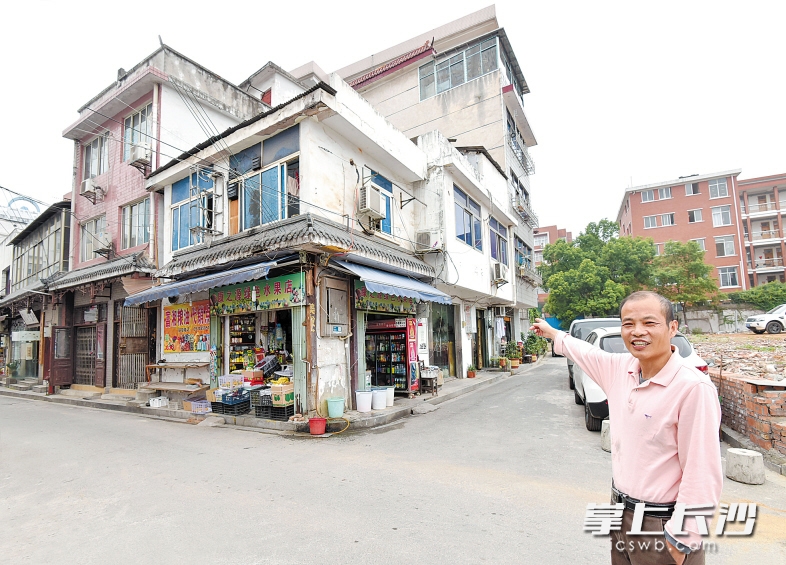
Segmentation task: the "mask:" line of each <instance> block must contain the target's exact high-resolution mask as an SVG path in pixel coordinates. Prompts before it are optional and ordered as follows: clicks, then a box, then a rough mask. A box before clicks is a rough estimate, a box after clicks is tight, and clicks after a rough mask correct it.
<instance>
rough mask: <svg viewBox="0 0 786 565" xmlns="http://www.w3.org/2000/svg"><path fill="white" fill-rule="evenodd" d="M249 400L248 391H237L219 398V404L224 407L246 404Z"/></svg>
mask: <svg viewBox="0 0 786 565" xmlns="http://www.w3.org/2000/svg"><path fill="white" fill-rule="evenodd" d="M250 400H251V394H250V392H249V391H247V390H243V391H241V390H237V391H235V392H234V393H230V394H224V396H222V397H221V404H223V405H224V406H233V405H235V404H241V403H243V402H248V401H250ZM225 414H226V412H225Z"/></svg>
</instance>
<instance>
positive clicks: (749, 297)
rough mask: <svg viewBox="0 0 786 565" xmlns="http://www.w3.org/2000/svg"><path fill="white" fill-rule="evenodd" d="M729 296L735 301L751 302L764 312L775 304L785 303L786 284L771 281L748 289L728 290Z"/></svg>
mask: <svg viewBox="0 0 786 565" xmlns="http://www.w3.org/2000/svg"><path fill="white" fill-rule="evenodd" d="M729 298H730V299H731V301H732V302H735V303H738V304H739V303H744V304H753V305H754V306H756V307H757V308H761V309H762V310H764V311H765V312H766V311H768V310H772V309H773V308H775V307H776V306H780V305H781V304H786V284H784V283H780V282H771V283H767V284H763V285H761V286H757V287H755V288H752V289H750V290H742V291H740V292H730V293H729Z"/></svg>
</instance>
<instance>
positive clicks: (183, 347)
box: [164, 300, 210, 353]
mask: <svg viewBox="0 0 786 565" xmlns="http://www.w3.org/2000/svg"><path fill="white" fill-rule="evenodd" d="M209 349H210V301H208V300H199V301H197V302H193V303H192V304H175V305H174V306H165V307H164V351H165V352H169V353H182V352H184V351H188V352H191V351H208V350H209Z"/></svg>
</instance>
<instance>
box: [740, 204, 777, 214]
mask: <svg viewBox="0 0 786 565" xmlns="http://www.w3.org/2000/svg"><path fill="white" fill-rule="evenodd" d="M777 209H778V207H777V206H776V205H775V202H766V203H764V204H750V203H749V204H748V209H747V212H746V211H745V210H744V209H743V211H742V213H743V214H745V213H747V214H755V213H757V212H769V211H770V210H773V211H774V210H777Z"/></svg>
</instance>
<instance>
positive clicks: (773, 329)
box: [767, 322, 783, 334]
mask: <svg viewBox="0 0 786 565" xmlns="http://www.w3.org/2000/svg"><path fill="white" fill-rule="evenodd" d="M781 331H783V326H782V325H780V323H779V322H770V323H769V324H767V333H771V334H779V333H781Z"/></svg>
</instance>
